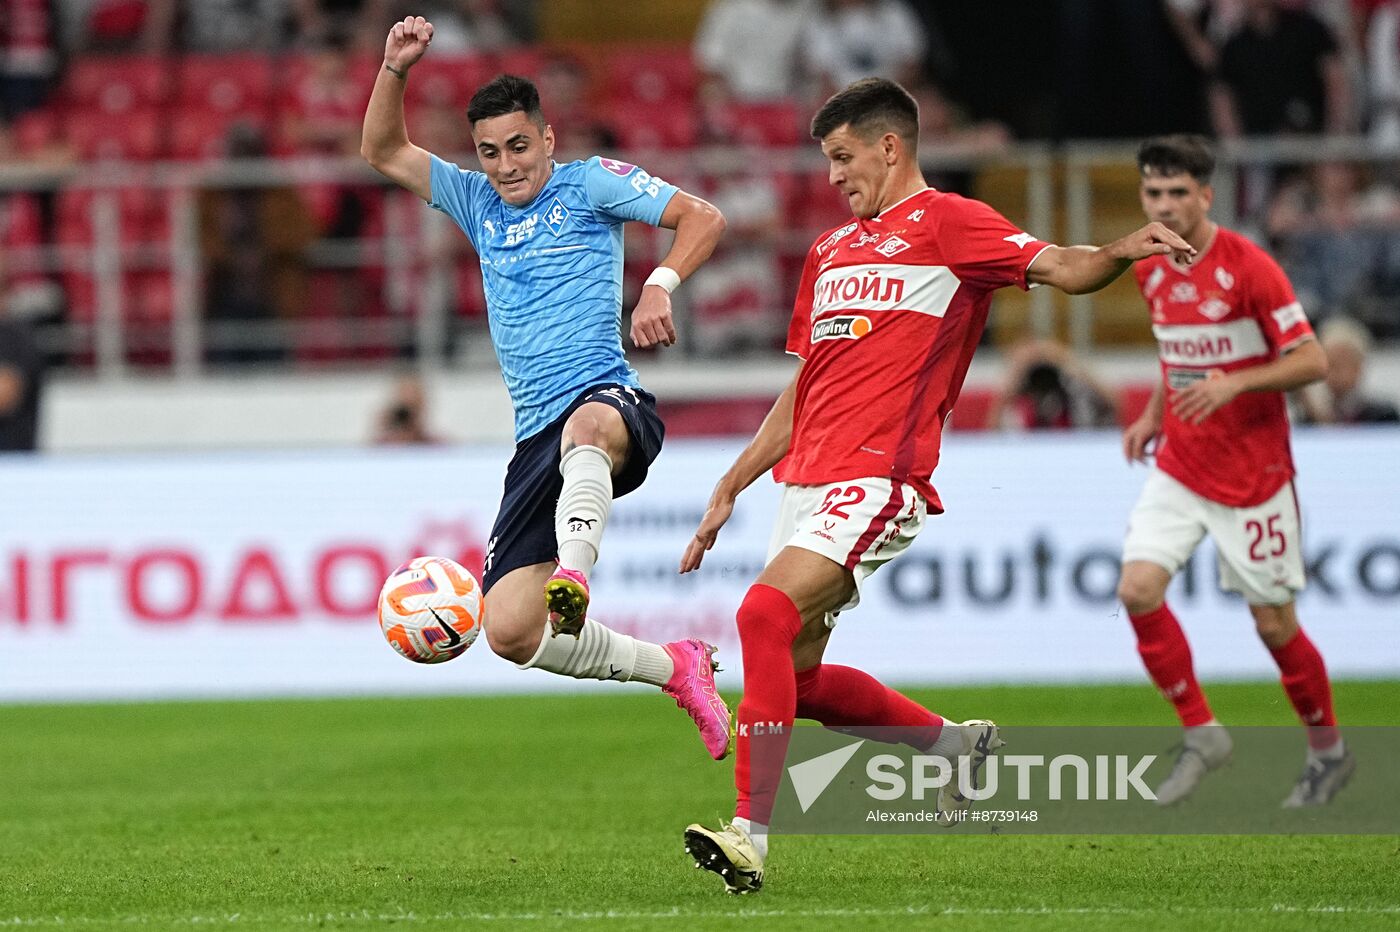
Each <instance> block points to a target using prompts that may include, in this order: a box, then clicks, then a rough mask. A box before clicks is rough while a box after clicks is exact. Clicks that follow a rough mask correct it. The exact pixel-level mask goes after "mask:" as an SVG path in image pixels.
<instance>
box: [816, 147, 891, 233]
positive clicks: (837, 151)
mask: <svg viewBox="0 0 1400 932" xmlns="http://www.w3.org/2000/svg"><path fill="white" fill-rule="evenodd" d="M893 139H894V134H893V133H887V134H885V135H884V136H880V137H878V138H876V139H874V140H866V139H862V138H861V137H860V136H859V135H857V134H856V133H854V132H852V131H851V127H850V124H844V125H842V126H839V127H837V128H836V129H834V130H832V131H831V132H830V133H828V134H827V135H826V136H825V137H824V138H823V139H822V152H823V153H824V154H825V155H826V158H827V162H828V163H829V171H828V178H829V179H830V181H831V183H832V185H834V186H835V187H836V189H837V190H838V191H840V192H841V193H842V194H844V195H845V196H846V202H847V203H848V204H850V206H851V213H852V214H854V215H855V216H857V217H859V218H860V219H862V220H869V219H870V218H871V217H873V216H875V215H876V214H878V213H879V212H880V211H881V210H883V209H884V208H885V206H886V204H885V199H886V198H885V194H886V192H887V191H888V189H889V184H890V179H891V178H892V177H893V174H894V172H893V166H894V162H893V158H892V156H893V152H892V151H891V146H892V145H893V143H892V140H893Z"/></svg>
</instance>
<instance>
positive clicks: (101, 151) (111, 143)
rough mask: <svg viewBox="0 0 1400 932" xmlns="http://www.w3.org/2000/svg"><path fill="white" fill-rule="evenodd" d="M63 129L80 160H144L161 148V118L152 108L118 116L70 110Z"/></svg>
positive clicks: (162, 134) (152, 156)
mask: <svg viewBox="0 0 1400 932" xmlns="http://www.w3.org/2000/svg"><path fill="white" fill-rule="evenodd" d="M64 129H65V131H66V132H67V134H68V141H69V142H70V143H72V144H73V148H74V149H76V150H77V153H78V156H79V157H80V158H83V159H89V160H91V159H98V160H100V159H120V160H127V161H147V160H150V159H154V158H156V157H157V156H159V155H160V154H161V152H162V149H163V143H164V139H163V136H164V132H163V131H164V120H163V117H162V116H161V114H160V112H158V111H157V110H156V109H155V108H153V107H144V108H141V109H138V110H133V111H131V112H130V113H124V114H120V115H118V114H105V113H81V112H78V113H74V112H70V113H69V114H68V118H67V119H66V120H64Z"/></svg>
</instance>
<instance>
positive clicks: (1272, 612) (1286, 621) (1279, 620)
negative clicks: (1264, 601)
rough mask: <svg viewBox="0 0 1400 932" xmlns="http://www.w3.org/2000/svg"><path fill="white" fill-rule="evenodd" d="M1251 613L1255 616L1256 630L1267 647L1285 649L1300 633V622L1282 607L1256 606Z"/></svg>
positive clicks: (1251, 609) (1252, 607)
mask: <svg viewBox="0 0 1400 932" xmlns="http://www.w3.org/2000/svg"><path fill="white" fill-rule="evenodd" d="M1250 611H1251V614H1253V615H1254V630H1255V631H1257V632H1259V640H1261V641H1263V642H1264V644H1265V646H1267V647H1271V648H1278V647H1283V646H1284V645H1285V644H1287V643H1288V642H1289V641H1291V640H1293V637H1294V635H1296V634H1297V633H1298V620H1297V619H1296V618H1294V617H1293V613H1292V612H1289V611H1287V610H1286V609H1285V608H1284V607H1282V606H1274V605H1255V606H1251V608H1250Z"/></svg>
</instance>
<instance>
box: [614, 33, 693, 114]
mask: <svg viewBox="0 0 1400 932" xmlns="http://www.w3.org/2000/svg"><path fill="white" fill-rule="evenodd" d="M698 84H699V76H698V74H697V73H696V71H695V63H694V59H693V57H692V55H691V50H690V47H689V46H685V45H655V46H649V47H638V48H630V49H626V50H616V51H611V52H609V54H608V55H607V57H606V59H605V86H606V91H607V97H608V98H609V99H610V100H628V101H636V102H639V103H645V104H649V105H651V106H654V107H655V106H666V107H668V108H669V107H676V108H687V109H688V108H689V107H690V106H691V104H692V102H693V101H694V99H695V89H696V87H697V86H698Z"/></svg>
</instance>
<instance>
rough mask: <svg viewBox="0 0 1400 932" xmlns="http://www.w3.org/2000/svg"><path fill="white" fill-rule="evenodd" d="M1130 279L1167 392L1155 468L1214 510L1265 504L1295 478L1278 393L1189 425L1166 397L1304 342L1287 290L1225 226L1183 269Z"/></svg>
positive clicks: (1165, 266) (1156, 266)
mask: <svg viewBox="0 0 1400 932" xmlns="http://www.w3.org/2000/svg"><path fill="white" fill-rule="evenodd" d="M1133 273H1134V275H1136V276H1137V282H1138V287H1139V288H1140V289H1141V290H1142V296H1143V297H1144V298H1145V299H1147V304H1148V306H1149V307H1150V308H1151V309H1152V333H1153V335H1154V336H1155V337H1156V338H1157V347H1158V350H1159V353H1160V355H1161V360H1162V378H1163V379H1164V380H1165V382H1166V387H1167V390H1168V400H1167V405H1166V412H1165V414H1164V415H1163V418H1162V437H1161V441H1160V442H1159V444H1158V446H1157V465H1158V466H1160V467H1161V468H1162V470H1163V471H1164V472H1166V473H1167V474H1168V475H1170V476H1171V477H1172V478H1174V479H1176V480H1177V481H1178V482H1180V483H1181V484H1182V485H1185V486H1186V487H1187V488H1189V489H1191V490H1192V491H1194V492H1195V493H1196V494H1198V495H1202V496H1204V497H1206V498H1208V499H1210V500H1211V501H1213V502H1219V503H1220V504H1222V505H1229V506H1230V507H1232V508H1246V507H1249V506H1251V505H1258V504H1260V503H1262V502H1265V501H1268V499H1269V498H1270V497H1271V496H1272V495H1273V494H1274V493H1275V492H1277V491H1278V490H1279V489H1280V488H1282V487H1283V484H1284V483H1285V482H1287V481H1288V480H1289V479H1291V478H1293V455H1292V453H1291V452H1290V450H1289V447H1288V413H1287V410H1286V408H1285V405H1284V400H1283V393H1282V392H1246V393H1244V394H1242V395H1240V396H1239V397H1237V398H1236V399H1235V400H1234V401H1232V402H1230V403H1229V404H1227V405H1225V406H1224V407H1222V408H1221V409H1220V410H1218V411H1216V412H1215V413H1214V414H1212V415H1211V416H1210V417H1208V418H1206V419H1205V421H1203V422H1202V423H1200V424H1194V425H1193V424H1187V423H1185V422H1184V421H1182V420H1180V419H1179V418H1177V417H1176V416H1175V415H1174V414H1172V409H1171V403H1170V393H1171V391H1172V390H1174V389H1179V388H1183V387H1184V386H1186V385H1189V384H1191V383H1192V382H1194V381H1196V380H1198V379H1202V378H1205V377H1206V375H1207V374H1208V373H1209V372H1210V371H1211V370H1213V369H1219V370H1221V371H1224V372H1232V371H1234V370H1236V369H1245V368H1248V367H1249V366H1258V365H1262V364H1264V363H1267V362H1269V361H1271V360H1273V359H1277V358H1278V356H1279V355H1280V354H1281V353H1284V352H1286V351H1287V350H1289V349H1291V348H1292V347H1294V346H1296V345H1297V344H1298V343H1300V342H1301V341H1303V340H1306V339H1309V338H1311V337H1312V327H1311V326H1309V325H1308V318H1307V316H1306V315H1305V314H1304V313H1303V307H1302V305H1301V304H1299V303H1298V299H1297V298H1296V297H1295V296H1294V294H1293V286H1292V285H1290V284H1289V283H1288V278H1287V277H1286V276H1285V275H1284V274H1283V270H1282V269H1280V268H1279V267H1278V263H1276V262H1274V260H1273V259H1271V258H1270V257H1269V256H1268V254H1266V253H1265V252H1264V250H1262V249H1260V248H1259V247H1258V246H1256V245H1254V244H1253V243H1251V242H1250V241H1249V240H1247V239H1245V238H1244V237H1243V236H1241V235H1240V234H1238V233H1235V232H1233V231H1231V230H1227V229H1225V228H1224V227H1217V228H1216V233H1215V239H1214V240H1212V241H1211V243H1210V245H1208V246H1207V247H1206V249H1205V251H1204V252H1202V253H1201V254H1200V255H1199V256H1198V257H1197V258H1196V260H1195V261H1194V262H1193V263H1192V264H1191V265H1190V266H1187V267H1182V266H1179V265H1177V264H1176V263H1175V262H1172V261H1171V259H1170V258H1169V257H1166V256H1154V257H1152V258H1151V259H1145V260H1143V261H1141V262H1139V263H1138V264H1137V265H1136V267H1135V268H1134V270H1133Z"/></svg>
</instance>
